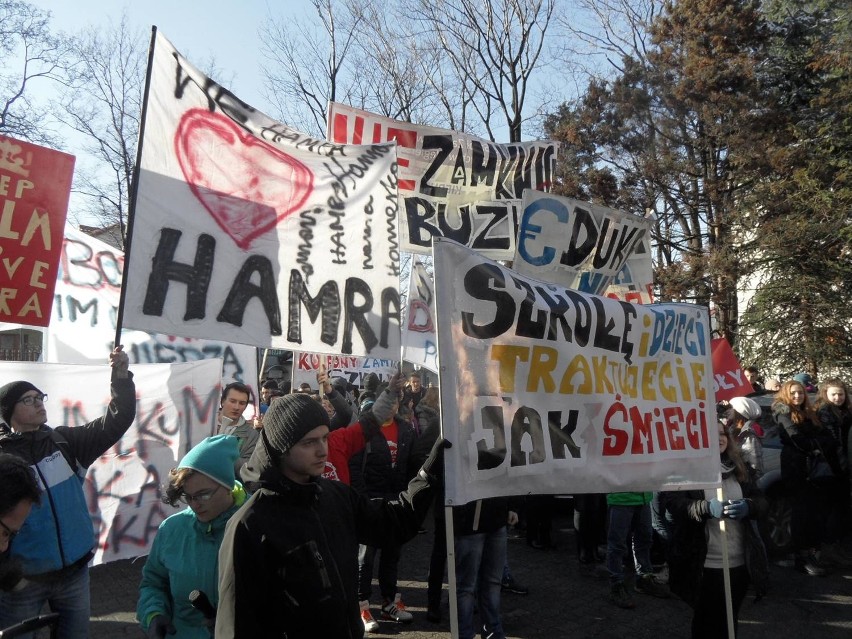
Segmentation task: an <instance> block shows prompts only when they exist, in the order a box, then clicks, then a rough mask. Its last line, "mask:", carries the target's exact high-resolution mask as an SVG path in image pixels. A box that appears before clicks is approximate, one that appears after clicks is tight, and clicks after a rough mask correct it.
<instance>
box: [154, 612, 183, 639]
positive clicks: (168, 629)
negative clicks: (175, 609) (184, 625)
mask: <svg viewBox="0 0 852 639" xmlns="http://www.w3.org/2000/svg"><path fill="white" fill-rule="evenodd" d="M176 632H177V629H176V628H175V627H174V626H173V625H172V620H171V619H169V618H168V617H166V616H165V615H157V616H156V617H154V618H153V619H151V623H149V624H148V639H163V638H164V637H165V636H166V635H173V634H175V633H176Z"/></svg>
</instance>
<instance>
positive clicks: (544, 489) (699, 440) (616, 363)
mask: <svg viewBox="0 0 852 639" xmlns="http://www.w3.org/2000/svg"><path fill="white" fill-rule="evenodd" d="M434 254H435V256H434V257H435V292H436V294H437V313H436V317H437V318H438V341H439V343H440V348H441V380H440V387H441V412H442V414H443V415H452V416H453V419H445V420H444V421H443V425H444V429H445V430H444V436H445V437H446V438H447V439H448V440H450V441H451V442H452V443H453V446H452V448H450V449H448V450H447V465H446V468H447V475H446V478H447V483H446V494H447V503H450V502H452V503H453V504H463V503H466V502H469V501H471V500H475V499H480V498H484V497H495V496H498V495H521V494H526V493H533V494H535V493H573V492H577V493H605V492H611V491H622V490H659V489H660V488H662V487H663V486H667V487H670V488H674V487H679V486H690V487H695V488H699V487H709V486H716V485H718V482H719V447H718V438H717V437H716V427H715V405H714V400H713V390H712V376H713V370H712V366H711V362H710V328H709V315H708V313H707V309H705V308H701V307H698V306H692V305H687V304H667V305H658V306H640V305H635V304H628V303H626V302H620V301H617V300H612V299H608V298H606V297H597V296H594V295H588V294H586V293H581V292H579V291H575V290H572V289H567V288H563V287H560V286H556V285H554V284H549V283H544V282H539V281H536V280H532V279H529V278H526V277H524V276H522V275H519V274H517V273H514V272H513V271H511V270H509V269H507V268H505V267H503V266H501V265H499V264H497V263H496V262H492V261H490V260H488V259H487V258H484V257H482V256H480V255H478V254H476V253H474V252H472V251H470V250H469V249H467V248H465V247H462V246H460V245H459V244H456V243H454V242H451V241H449V240H436V241H435V244H434Z"/></svg>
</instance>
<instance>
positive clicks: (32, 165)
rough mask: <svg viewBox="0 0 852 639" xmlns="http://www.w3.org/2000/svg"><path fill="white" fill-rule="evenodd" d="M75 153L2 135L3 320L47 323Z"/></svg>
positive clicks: (0, 243) (0, 236)
mask: <svg viewBox="0 0 852 639" xmlns="http://www.w3.org/2000/svg"><path fill="white" fill-rule="evenodd" d="M73 176H74V156H73V155H68V154H66V153H61V152H59V151H54V150H52V149H46V148H44V147H41V146H36V145H35V144H30V143H29V142H22V141H20V140H15V139H12V138H8V137H5V136H2V135H0V321H2V322H12V323H16V324H27V325H31V326H47V325H48V324H49V323H50V311H51V308H52V307H53V304H52V301H53V289H54V287H55V286H56V272H57V269H58V267H59V256H60V254H61V253H62V237H63V230H64V227H65V216H66V214H67V213H68V197H69V195H70V193H71V180H72V178H73Z"/></svg>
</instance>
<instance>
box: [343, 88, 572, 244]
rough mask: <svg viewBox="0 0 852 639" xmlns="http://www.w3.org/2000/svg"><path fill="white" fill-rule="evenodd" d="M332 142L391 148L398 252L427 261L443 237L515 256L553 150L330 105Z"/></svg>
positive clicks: (545, 185) (547, 179) (549, 145)
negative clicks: (528, 204)
mask: <svg viewBox="0 0 852 639" xmlns="http://www.w3.org/2000/svg"><path fill="white" fill-rule="evenodd" d="M327 137H328V139H329V140H330V141H332V142H335V143H338V144H343V143H349V144H352V143H354V144H361V143H368V142H373V143H377V142H384V141H387V140H396V142H397V145H398V146H397V155H398V157H399V202H400V236H401V239H402V250H403V251H408V252H410V253H421V254H427V255H428V254H429V251H430V247H431V245H432V238H433V237H447V238H450V239H452V240H455V241H456V242H459V243H461V244H464V245H465V246H469V247H471V248H472V249H474V250H476V251H477V252H479V253H481V254H482V255H487V256H488V257H490V258H492V259H495V260H511V259H512V257H513V256H514V254H515V238H516V236H517V231H518V226H517V224H518V222H517V216H518V211H519V210H520V208H521V200H522V198H523V194H524V192H525V191H526V190H527V189H537V190H539V191H547V190H549V189H550V184H551V182H552V180H553V170H554V166H555V164H556V150H557V144H556V142H550V141H542V142H517V143H512V144H495V143H493V142H489V141H488V140H484V139H482V138H477V137H475V136H472V135H468V134H466V133H459V132H457V131H450V130H448V129H439V128H435V127H429V126H420V125H416V124H411V123H410V122H400V121H398V120H392V119H390V118H387V117H384V116H381V115H377V114H375V113H370V112H368V111H361V110H360V109H354V108H352V107H349V106H346V105H343V104H338V103H336V102H331V103H329V107H328V133H327Z"/></svg>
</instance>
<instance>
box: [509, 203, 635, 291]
mask: <svg viewBox="0 0 852 639" xmlns="http://www.w3.org/2000/svg"><path fill="white" fill-rule="evenodd" d="M650 232H651V220H649V219H646V218H644V217H639V216H637V215H628V214H626V213H622V212H621V211H617V210H615V209H610V208H607V207H605V206H599V205H597V204H591V203H589V202H581V201H580V200H574V199H571V198H567V197H560V196H557V195H550V194H547V193H541V192H539V191H525V192H524V209H523V212H522V213H521V218H520V222H519V230H518V245H517V250H516V251H515V256H514V261H513V262H512V266H513V268H514V269H515V270H516V271H517V272H518V273H521V274H522V275H528V276H529V277H534V278H535V279H538V280H544V281H546V282H553V283H554V284H558V285H560V286H564V287H566V288H573V289H575V290H578V291H583V292H584V293H591V294H593V295H602V294H603V293H604V291H605V290H606V288H607V286H609V284H610V283H611V282H612V280H613V278H615V276H616V275H618V273H619V271H621V269H622V267H623V266H624V265H625V263H626V262H627V260H628V258H629V257H630V255H631V254H632V253H633V251H634V249H635V248H636V247H637V246H638V245H641V242H642V239H643V238H644V237H646V236H648V235H649V234H650Z"/></svg>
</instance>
